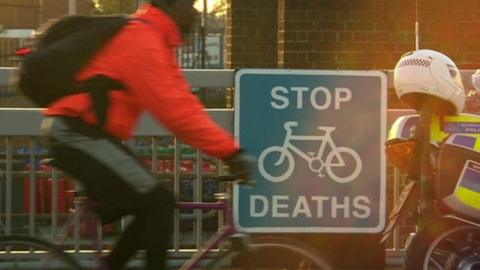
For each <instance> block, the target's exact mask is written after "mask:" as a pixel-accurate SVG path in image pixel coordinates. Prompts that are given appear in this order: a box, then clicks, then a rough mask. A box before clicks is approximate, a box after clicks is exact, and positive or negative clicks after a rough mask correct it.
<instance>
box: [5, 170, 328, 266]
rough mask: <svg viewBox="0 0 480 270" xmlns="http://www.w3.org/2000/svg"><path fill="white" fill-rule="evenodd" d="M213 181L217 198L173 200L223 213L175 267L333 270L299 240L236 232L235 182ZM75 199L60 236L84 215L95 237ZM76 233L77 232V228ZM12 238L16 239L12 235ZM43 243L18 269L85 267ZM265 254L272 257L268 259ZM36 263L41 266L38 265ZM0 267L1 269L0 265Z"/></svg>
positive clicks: (87, 211)
mask: <svg viewBox="0 0 480 270" xmlns="http://www.w3.org/2000/svg"><path fill="white" fill-rule="evenodd" d="M217 180H218V181H219V182H220V183H227V185H226V189H225V192H223V193H217V194H215V198H216V199H217V201H215V202H178V203H177V208H178V209H199V210H218V211H221V212H222V213H223V217H224V219H223V220H224V224H223V226H222V227H221V228H219V230H218V231H217V232H216V233H215V234H214V235H213V236H212V237H211V238H210V239H209V240H208V241H206V242H205V243H204V245H203V246H202V247H201V248H199V249H198V250H197V251H196V252H195V253H194V255H193V256H191V257H190V258H189V259H188V260H187V261H186V262H184V263H183V265H182V266H181V267H180V268H179V269H181V270H190V269H198V268H200V269H223V268H229V269H230V268H232V267H233V268H239V269H243V268H245V269H255V268H256V267H260V268H261V269H272V268H275V269H319V270H331V269H333V267H332V266H331V264H330V263H329V262H328V261H327V260H326V259H325V258H324V257H323V256H322V254H321V253H320V252H319V251H317V250H315V249H313V248H312V247H310V246H308V245H306V244H304V243H302V242H299V241H295V240H292V239H288V238H285V237H276V236H275V237H273V236H272V237H251V236H250V235H248V234H244V233H241V232H238V231H237V230H236V229H235V227H234V220H233V209H232V199H231V198H232V189H233V183H234V182H237V181H236V179H234V178H233V177H232V176H218V178H217ZM77 195H81V194H77ZM76 201H77V203H80V204H79V205H78V206H79V207H76V209H75V213H74V215H72V216H70V217H69V219H68V220H67V222H66V223H65V226H64V227H63V229H62V230H61V232H60V233H59V235H60V238H61V237H65V238H66V237H67V236H66V234H67V233H68V232H70V231H72V226H74V224H75V222H77V221H78V219H79V218H80V215H86V216H87V218H86V219H84V220H85V222H86V223H88V225H87V227H88V228H89V232H90V233H89V234H90V235H91V236H95V235H96V234H97V233H98V227H97V224H98V222H97V220H96V218H95V217H94V215H93V210H94V208H95V203H92V202H91V201H89V200H88V199H86V197H84V196H78V197H77V200H76ZM76 233H78V231H77V232H76ZM14 240H18V239H17V238H14ZM27 242H28V241H27ZM2 243H3V242H2V238H0V246H2ZM32 243H33V241H32ZM43 246H45V247H47V248H45V251H44V252H43V253H41V252H40V253H38V252H37V257H40V256H41V255H47V254H48V256H43V257H44V258H43V259H42V258H38V260H40V262H39V263H40V264H37V267H35V268H18V269H40V270H43V269H52V268H50V267H52V266H55V269H74V270H83V269H85V268H84V265H81V264H80V263H79V262H78V261H76V260H75V259H74V258H73V256H71V255H73V254H74V253H73V252H68V251H67V252H64V251H62V250H61V247H62V244H61V243H55V244H54V245H53V244H51V243H48V242H46V241H43ZM94 246H95V249H96V251H95V253H94V257H96V260H97V261H98V259H99V258H100V256H101V254H102V245H101V243H98V242H97V243H96V244H95V245H94ZM211 254H213V256H210V255H211ZM2 256H3V254H0V261H1V258H2ZM56 256H58V257H59V258H60V259H62V260H61V261H62V262H63V263H64V264H63V267H64V268H61V267H59V268H57V265H55V264H52V263H50V262H51V259H53V258H55V259H57V260H60V259H58V258H57V257H56ZM279 256H280V257H279ZM269 257H270V258H271V259H272V260H269V259H268V258H269ZM254 258H256V259H254ZM280 258H281V259H280ZM38 265H40V266H41V267H38ZM42 267H45V268H42ZM0 269H2V268H1V264H0ZM5 269H6V268H5ZM9 269H15V268H9Z"/></svg>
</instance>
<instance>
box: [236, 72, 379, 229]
mask: <svg viewBox="0 0 480 270" xmlns="http://www.w3.org/2000/svg"><path fill="white" fill-rule="evenodd" d="M252 74H271V75H282V74H285V75H287V74H294V75H324V76H325V75H327V76H328V75H336V76H343V75H344V76H365V77H379V78H380V84H381V103H382V104H381V105H380V106H381V112H380V114H381V115H380V127H381V131H380V133H381V134H380V136H381V139H380V140H381V141H380V151H381V153H385V140H386V138H387V75H386V74H385V73H384V72H382V71H378V70H338V71H336V70H307V69H250V68H246V69H240V70H238V71H236V72H235V85H234V87H235V104H234V106H235V107H234V112H235V114H234V115H235V117H234V131H235V133H234V134H235V137H236V138H237V139H239V136H240V134H239V132H240V130H239V124H240V108H241V107H240V91H239V89H240V78H241V77H242V76H243V75H252ZM386 182H387V179H386V157H385V155H384V154H383V155H381V157H380V207H379V210H380V213H379V220H378V225H377V226H376V227H370V228H359V227H248V228H245V227H242V226H241V225H240V224H239V216H238V215H239V211H236V209H239V188H238V186H235V187H234V191H233V198H234V201H233V219H234V226H235V228H236V230H238V231H240V232H246V233H277V232H284V233H379V232H381V231H383V229H384V228H385V220H386Z"/></svg>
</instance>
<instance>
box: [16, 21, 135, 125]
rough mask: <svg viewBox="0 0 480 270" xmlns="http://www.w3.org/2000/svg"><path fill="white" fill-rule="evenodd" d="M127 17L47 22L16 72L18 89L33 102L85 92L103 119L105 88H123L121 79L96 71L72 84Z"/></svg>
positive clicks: (105, 107)
mask: <svg viewBox="0 0 480 270" xmlns="http://www.w3.org/2000/svg"><path fill="white" fill-rule="evenodd" d="M130 20H132V19H131V18H129V17H125V16H80V15H70V16H65V17H62V18H60V19H57V20H56V21H54V22H50V23H49V24H48V26H46V27H45V30H44V31H43V32H42V34H40V35H39V37H38V38H37V39H36V41H35V45H34V48H33V49H32V51H31V53H28V54H27V55H25V56H24V57H23V59H22V61H21V65H20V68H19V72H18V86H19V88H20V90H21V91H22V92H23V93H24V94H25V96H27V97H28V98H30V99H31V100H32V101H33V102H34V103H35V104H36V105H38V106H40V107H46V106H47V105H48V104H50V103H51V102H53V101H55V100H57V99H59V98H61V97H64V96H66V95H71V94H74V93H80V92H88V93H90V94H91V95H92V97H93V103H94V109H95V111H96V114H97V117H98V119H99V122H100V124H104V123H105V121H106V119H105V118H106V110H107V107H108V91H109V90H112V89H115V90H122V89H125V87H124V85H123V84H122V83H121V82H118V81H115V80H113V79H111V78H108V77H106V76H102V75H98V76H95V77H93V78H90V79H89V80H87V81H84V82H82V83H81V84H74V78H75V75H76V74H77V73H78V72H79V71H80V70H81V69H82V68H83V67H85V65H86V64H87V63H88V61H89V60H90V59H91V58H92V56H93V55H94V54H95V53H96V52H97V51H98V50H99V49H101V48H102V47H103V46H104V45H105V43H106V42H107V41H109V40H110V39H111V38H112V37H113V36H114V35H115V34H116V33H117V32H119V30H120V29H121V28H122V27H123V26H125V25H126V24H127V23H128V22H129V21H130Z"/></svg>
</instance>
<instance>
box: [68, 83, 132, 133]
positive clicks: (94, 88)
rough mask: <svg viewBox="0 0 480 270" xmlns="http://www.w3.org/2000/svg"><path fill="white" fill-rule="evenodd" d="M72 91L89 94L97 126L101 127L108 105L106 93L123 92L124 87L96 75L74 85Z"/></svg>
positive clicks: (121, 84)
mask: <svg viewBox="0 0 480 270" xmlns="http://www.w3.org/2000/svg"><path fill="white" fill-rule="evenodd" d="M73 89H74V90H75V91H78V92H87V93H89V94H90V96H91V98H92V103H93V109H94V111H95V114H96V116H97V119H98V124H99V125H100V126H102V127H103V126H105V124H106V123H107V112H108V108H109V105H110V99H109V97H108V92H109V91H112V90H120V91H124V90H126V87H125V85H124V84H123V83H121V82H119V81H116V80H114V79H112V78H110V77H107V76H105V75H96V76H94V77H92V78H90V79H88V80H86V81H84V82H82V83H80V84H76V85H74V87H73Z"/></svg>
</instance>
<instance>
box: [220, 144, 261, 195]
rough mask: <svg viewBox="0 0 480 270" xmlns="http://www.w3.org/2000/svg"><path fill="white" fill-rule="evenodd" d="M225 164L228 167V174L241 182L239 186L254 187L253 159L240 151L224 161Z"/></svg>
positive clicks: (254, 162)
mask: <svg viewBox="0 0 480 270" xmlns="http://www.w3.org/2000/svg"><path fill="white" fill-rule="evenodd" d="M225 163H226V164H227V166H228V167H229V172H230V174H231V175H232V176H234V177H235V178H237V179H239V180H241V182H240V183H241V184H246V185H252V186H254V185H255V180H254V179H253V178H252V174H253V171H254V168H255V165H256V160H255V158H254V157H252V156H250V155H248V154H247V153H245V151H243V150H242V149H240V150H238V151H237V152H236V153H235V154H233V155H232V156H230V157H228V158H226V159H225Z"/></svg>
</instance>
